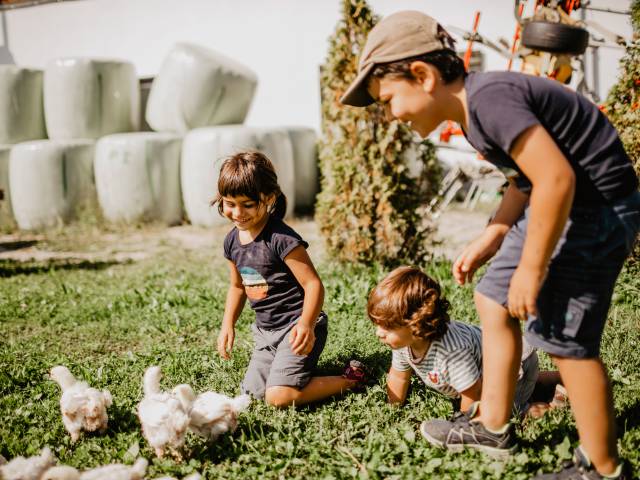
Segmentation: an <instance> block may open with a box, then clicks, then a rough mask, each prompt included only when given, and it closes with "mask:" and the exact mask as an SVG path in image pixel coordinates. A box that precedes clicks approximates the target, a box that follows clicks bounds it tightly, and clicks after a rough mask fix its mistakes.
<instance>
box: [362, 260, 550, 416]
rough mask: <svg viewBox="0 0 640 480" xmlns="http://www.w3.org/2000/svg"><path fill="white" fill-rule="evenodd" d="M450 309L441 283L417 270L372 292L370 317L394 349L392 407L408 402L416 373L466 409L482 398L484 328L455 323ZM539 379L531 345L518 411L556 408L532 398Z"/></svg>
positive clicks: (391, 277)
mask: <svg viewBox="0 0 640 480" xmlns="http://www.w3.org/2000/svg"><path fill="white" fill-rule="evenodd" d="M448 309H449V302H448V301H447V300H446V299H445V298H443V297H442V295H441V291H440V285H438V283H437V282H436V281H435V280H433V279H432V278H430V277H429V276H428V275H426V274H425V273H424V272H422V271H421V270H420V269H418V268H413V267H399V268H396V269H395V270H393V271H392V272H391V273H389V274H388V275H387V276H386V277H385V278H384V279H383V280H382V281H381V282H380V283H379V284H378V285H377V286H376V287H375V288H374V289H373V290H372V291H371V294H370V295H369V301H368V303H367V313H368V315H369V318H370V319H371V321H372V322H373V323H374V324H375V325H376V326H377V328H376V335H377V336H378V338H379V339H380V341H382V342H383V343H385V344H386V345H389V346H390V347H391V348H392V349H393V352H392V357H391V358H392V360H391V368H390V369H389V373H388V375H387V393H388V396H389V402H390V403H402V402H404V400H405V399H406V396H407V390H408V388H409V381H410V379H411V375H412V373H414V372H415V373H416V375H418V377H419V378H420V380H422V381H423V382H424V383H425V385H427V386H428V387H430V388H432V389H434V390H436V391H437V392H439V393H441V394H443V395H446V396H447V397H450V398H451V399H459V400H460V410H462V411H468V410H469V409H471V408H473V407H474V405H475V403H476V402H477V401H478V400H480V394H481V391H482V334H481V330H480V328H479V327H477V326H475V325H469V324H466V323H462V322H457V321H454V320H450V319H449V314H448V313H447V310H448ZM542 373H544V374H545V376H544V380H545V383H546V384H549V383H550V382H554V383H555V384H558V383H559V381H560V379H559V376H558V375H557V372H542ZM538 376H539V372H538V355H537V353H536V351H535V349H534V348H532V347H526V348H525V349H524V351H523V354H522V358H521V362H520V372H519V376H518V383H517V386H516V396H515V400H514V405H513V407H514V409H515V410H516V411H517V412H518V413H520V414H524V413H525V412H526V411H527V409H528V407H529V406H530V404H531V403H533V402H536V411H537V412H538V413H540V412H542V410H543V409H544V408H545V407H546V408H547V409H548V408H551V406H552V405H550V404H549V403H547V402H541V401H540V400H542V399H541V398H538V399H535V398H532V394H533V393H534V388H535V386H536V382H537V381H538ZM546 386H547V387H548V386H549V385H546ZM552 386H555V385H552ZM541 390H542V389H539V391H541ZM558 400H559V399H558ZM558 400H556V404H557V402H558ZM556 404H554V405H556Z"/></svg>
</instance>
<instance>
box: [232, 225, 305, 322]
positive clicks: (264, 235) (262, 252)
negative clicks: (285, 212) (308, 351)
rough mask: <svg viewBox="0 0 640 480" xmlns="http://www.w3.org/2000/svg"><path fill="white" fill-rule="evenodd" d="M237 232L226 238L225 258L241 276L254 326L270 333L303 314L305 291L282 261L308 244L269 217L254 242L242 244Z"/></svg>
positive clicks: (235, 229) (287, 227)
mask: <svg viewBox="0 0 640 480" xmlns="http://www.w3.org/2000/svg"><path fill="white" fill-rule="evenodd" d="M238 233H239V232H238V229H237V228H235V227H234V228H233V230H231V232H229V233H228V234H227V236H226V237H225V239H224V256H225V258H226V259H228V260H231V261H232V262H233V263H234V264H235V266H236V268H237V269H238V271H239V272H240V275H241V276H242V283H243V285H244V290H245V293H246V294H247V297H248V298H249V302H250V304H251V308H252V309H253V310H254V311H255V312H256V325H257V326H258V327H260V328H265V329H270V330H271V329H277V328H281V327H285V326H287V325H289V324H290V323H292V322H295V321H296V320H297V319H298V318H299V317H300V314H301V313H302V304H303V302H304V290H303V289H302V286H301V285H300V284H299V283H298V281H297V280H296V278H295V277H294V275H293V273H291V270H289V267H287V265H286V263H284V259H285V257H286V256H287V255H288V254H289V253H291V251H292V250H293V249H294V248H296V247H297V246H299V245H302V246H303V247H304V248H307V247H308V246H309V244H308V243H307V242H305V241H304V240H303V239H302V237H300V235H298V234H297V233H296V231H295V230H293V229H292V228H291V227H289V226H288V225H287V224H286V223H284V222H283V221H282V220H280V219H278V218H274V217H272V216H270V217H269V220H268V221H267V224H266V225H265V226H264V228H263V229H262V231H261V232H260V233H259V234H258V236H257V237H256V238H255V239H254V241H253V242H251V243H248V244H246V245H242V244H241V243H240V239H239V237H238Z"/></svg>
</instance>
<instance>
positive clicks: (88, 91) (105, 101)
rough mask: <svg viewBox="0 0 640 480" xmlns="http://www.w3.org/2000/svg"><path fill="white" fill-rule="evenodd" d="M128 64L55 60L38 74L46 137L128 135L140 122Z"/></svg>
mask: <svg viewBox="0 0 640 480" xmlns="http://www.w3.org/2000/svg"><path fill="white" fill-rule="evenodd" d="M139 88H140V87H139V84H138V77H137V76H136V71H135V68H134V66H133V64H131V63H129V62H125V61H120V60H100V59H94V58H80V57H78V58H60V59H57V60H53V61H52V62H50V63H49V64H48V65H47V67H46V69H45V73H44V111H45V120H46V124H47V132H48V133H49V138H52V139H70V138H94V139H97V138H99V137H101V136H103V135H108V134H111V133H118V132H132V131H136V130H138V129H139V124H140V90H139Z"/></svg>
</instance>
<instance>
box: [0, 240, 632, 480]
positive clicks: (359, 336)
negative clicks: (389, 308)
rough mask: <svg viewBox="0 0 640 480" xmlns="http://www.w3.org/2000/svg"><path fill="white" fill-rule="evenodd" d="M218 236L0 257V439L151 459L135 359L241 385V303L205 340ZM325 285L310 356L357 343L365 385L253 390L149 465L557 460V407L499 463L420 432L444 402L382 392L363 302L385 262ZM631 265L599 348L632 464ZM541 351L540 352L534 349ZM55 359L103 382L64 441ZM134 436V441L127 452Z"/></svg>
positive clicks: (465, 301) (458, 305)
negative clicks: (67, 257) (227, 347)
mask: <svg viewBox="0 0 640 480" xmlns="http://www.w3.org/2000/svg"><path fill="white" fill-rule="evenodd" d="M216 253H217V252H212V251H205V250H202V251H189V252H184V251H173V252H171V251H168V252H165V253H163V254H162V255H161V256H156V257H154V258H153V259H149V260H144V261H141V262H137V263H133V262H129V263H113V264H106V265H96V264H92V263H91V262H79V263H76V264H64V263H62V264H56V263H38V262H31V263H26V264H18V263H16V262H12V261H1V262H0V282H1V284H2V288H1V292H2V293H1V297H0V325H1V327H2V338H1V340H0V418H1V421H0V454H2V455H4V456H5V457H7V458H12V457H14V456H16V455H30V454H35V453H37V452H38V451H39V450H40V449H41V448H42V447H43V446H45V445H49V446H51V448H52V449H53V451H54V453H55V455H56V456H57V457H58V459H59V460H60V462H62V463H65V464H70V465H73V466H76V467H81V468H89V467H93V466H97V465H99V464H104V463H109V462H115V461H125V462H129V463H131V462H132V461H133V458H132V455H131V453H130V452H132V451H134V452H135V451H136V448H137V446H139V447H140V454H141V455H143V456H145V457H146V458H148V459H153V458H154V457H153V454H152V451H151V449H150V448H149V446H148V445H147V443H146V442H145V440H144V439H143V437H142V435H141V432H140V427H139V423H138V420H137V417H136V415H135V409H136V405H137V403H138V402H139V400H140V399H141V396H142V391H141V389H142V387H141V380H142V374H143V372H144V369H145V368H147V367H148V366H150V365H154V364H157V365H160V366H161V367H162V369H163V373H164V378H163V382H162V383H163V386H165V387H170V386H173V385H175V384H178V383H184V382H186V383H190V384H192V385H193V386H194V387H195V388H196V389H197V390H205V389H211V390H216V391H219V392H221V393H226V394H229V395H231V394H236V393H237V392H238V385H239V382H240V380H241V378H242V376H243V374H244V369H245V368H246V366H247V362H248V359H249V355H250V353H251V347H252V341H251V337H250V330H249V325H250V323H251V322H252V319H253V314H252V313H251V311H250V309H249V308H248V307H247V308H245V311H244V312H243V315H242V317H241V319H240V321H239V323H238V337H237V341H236V346H235V350H234V354H233V358H232V359H231V360H230V361H223V360H221V359H220V358H219V357H218V356H217V355H216V353H215V350H214V344H215V338H216V334H217V329H218V327H219V325H220V321H221V319H222V313H223V309H224V296H225V292H226V282H227V279H226V268H225V266H224V264H223V262H222V259H221V258H220V256H218V255H216ZM449 268H450V265H449V264H448V263H447V262H433V263H432V264H430V265H428V266H427V270H428V271H429V273H430V274H431V275H432V276H434V277H435V278H437V279H438V280H439V281H440V282H441V283H442V285H443V288H444V292H445V294H446V295H447V297H448V298H449V300H450V301H451V304H452V312H451V313H452V315H451V316H452V318H455V319H458V320H463V321H468V322H473V323H477V317H476V315H475V312H474V308H473V300H472V290H471V289H470V288H460V287H457V286H455V285H454V283H453V281H452V279H451V277H450V275H449ZM319 271H320V275H321V277H322V278H323V281H324V283H325V286H326V289H327V295H326V302H325V310H326V312H327V313H328V314H329V317H330V319H331V320H330V335H329V340H328V342H327V347H326V348H325V351H324V353H323V354H322V357H321V360H320V365H319V369H320V370H321V372H323V373H337V372H340V371H341V369H342V366H343V364H344V362H345V361H346V360H347V359H348V358H351V357H357V358H359V359H361V360H362V361H364V362H365V363H366V364H367V365H369V366H370V367H371V371H372V373H373V375H374V376H375V378H376V380H375V382H374V384H373V385H372V386H370V387H369V388H368V389H366V390H365V391H363V392H353V393H349V394H348V395H347V396H345V397H344V398H340V399H335V400H331V401H327V402H325V403H322V404H320V405H317V406H313V407H308V408H301V409H298V410H294V409H288V410H284V411H276V410H274V409H272V408H269V407H266V406H265V405H263V404H259V403H254V404H253V405H252V407H251V408H250V409H249V411H248V412H247V413H246V414H243V415H242V416H241V417H240V424H239V427H238V430H237V431H236V432H235V433H234V434H233V435H230V436H226V437H223V438H221V439H220V440H219V441H218V442H217V443H215V444H213V445H207V444H205V443H204V442H203V441H202V440H201V439H199V438H196V437H189V439H188V441H187V444H186V453H185V461H184V462H182V463H175V462H174V461H173V460H169V459H165V460H157V459H154V460H152V462H151V465H150V467H149V470H148V477H149V478H154V477H156V476H160V475H161V474H164V475H184V474H187V473H189V472H192V471H196V470H197V471H200V472H205V473H206V475H207V478H258V477H260V478H350V477H362V478H366V477H368V478H398V479H400V478H419V477H422V478H428V477H431V476H432V475H433V476H434V478H466V479H473V478H488V477H494V478H523V479H524V478H529V476H530V475H531V474H533V473H534V472H536V471H537V470H539V469H540V468H544V469H545V470H546V471H549V470H552V469H553V468H554V467H555V466H556V465H557V464H558V463H559V462H561V461H562V459H563V457H565V456H566V455H567V452H570V451H571V447H573V446H574V445H575V443H576V439H577V435H576V431H575V426H574V423H573V421H572V419H571V415H570V413H569V412H568V411H555V412H553V413H552V414H550V415H547V416H546V417H545V418H543V419H542V420H540V421H536V422H528V423H526V424H523V425H519V426H518V434H519V438H520V439H521V442H520V444H521V449H520V451H519V453H518V454H517V455H515V456H514V457H513V458H512V459H511V460H509V461H508V462H506V463H501V462H495V461H492V460H490V459H487V458H485V457H482V456H481V455H479V454H475V453H465V454H461V455H452V454H448V453H445V452H444V451H442V450H438V449H435V448H431V447H430V446H428V444H427V443H426V442H424V441H423V440H422V439H421V437H420V435H419V433H418V431H417V427H418V425H419V423H420V421H421V420H424V419H425V418H430V417H444V416H447V415H449V414H450V412H451V406H450V404H449V402H448V401H447V400H445V399H444V398H443V397H440V396H438V395H437V394H435V393H431V392H427V391H426V390H425V388H424V386H422V385H420V384H419V383H418V382H416V381H414V382H413V384H412V390H411V392H410V395H409V398H408V402H407V405H406V406H405V407H404V408H399V409H398V408H392V407H389V406H388V405H387V404H386V403H385V395H386V394H385V390H384V375H385V372H386V370H387V368H388V365H389V362H390V352H389V350H388V349H387V348H385V347H384V346H383V345H381V344H380V343H379V342H378V341H377V339H376V338H375V336H374V335H373V327H372V325H371V324H370V322H369V321H368V319H367V318H366V315H365V303H366V297H367V294H368V291H369V289H370V288H371V287H372V286H373V285H374V283H375V282H376V281H377V280H378V279H379V278H381V277H382V276H383V275H384V273H385V272H384V271H383V270H382V269H380V268H369V269H365V268H347V267H339V266H336V265H330V264H323V265H319ZM638 273H639V272H635V271H625V272H623V275H622V276H621V279H620V281H619V285H618V287H617V289H616V296H615V298H614V304H613V306H612V309H611V312H610V323H609V326H608V329H607V331H606V334H605V338H604V342H603V357H604V359H605V361H606V362H607V364H608V366H609V369H610V372H611V376H612V379H613V381H614V389H615V398H616V408H617V415H618V419H619V425H620V432H621V433H620V435H619V437H620V438H621V446H622V452H623V454H624V456H625V457H626V458H627V459H629V460H630V461H631V463H632V466H633V469H634V472H636V475H637V474H638V473H640V454H639V453H638V452H639V451H640V426H639V418H640V415H639V413H640V406H639V398H640V373H639V372H640V328H639V327H640V321H639V314H638V311H639V307H640V305H639V304H638V298H640V295H638V293H640V290H639V289H640V275H639V274H638ZM543 363H544V364H545V365H548V358H546V357H545V358H544V359H543ZM56 364H65V365H67V366H68V367H69V368H70V369H71V371H72V372H73V373H74V374H75V375H76V376H78V377H80V378H82V379H84V380H87V381H89V382H90V383H91V384H92V385H93V386H95V387H98V388H108V389H109V390H110V391H111V393H112V394H113V397H114V405H113V406H112V407H111V409H110V411H109V414H110V422H109V429H108V431H107V433H106V434H105V435H104V436H97V435H85V436H83V437H82V438H81V440H80V441H78V442H77V443H76V444H75V445H74V444H71V442H70V438H69V436H68V435H67V434H66V432H65V431H64V429H63V426H62V422H61V418H60V412H59V407H58V399H59V388H58V387H57V385H55V384H54V383H53V382H51V381H49V380H48V379H47V377H46V374H47V372H48V370H49V369H50V368H51V367H52V366H53V365H56ZM128 452H129V453H128Z"/></svg>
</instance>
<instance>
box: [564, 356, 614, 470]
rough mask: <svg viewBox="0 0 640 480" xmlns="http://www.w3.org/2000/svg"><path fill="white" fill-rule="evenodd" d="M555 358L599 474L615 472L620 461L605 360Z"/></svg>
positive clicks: (577, 421)
mask: <svg viewBox="0 0 640 480" xmlns="http://www.w3.org/2000/svg"><path fill="white" fill-rule="evenodd" d="M552 358H553V361H554V362H555V364H556V365H557V366H558V369H559V370H560V375H562V380H563V383H564V386H565V388H566V389H567V393H568V394H569V401H570V404H571V410H572V411H573V415H574V416H575V419H576V424H577V426H578V434H579V436H580V443H581V445H582V448H584V450H585V451H586V452H587V453H588V454H589V457H590V459H591V462H592V463H593V465H594V467H595V469H596V470H597V471H598V472H599V473H600V474H602V475H607V474H610V473H613V472H614V471H615V469H616V467H617V466H618V463H619V458H618V450H617V447H616V434H615V422H614V418H615V415H614V411H613V395H612V391H611V384H610V383H609V377H608V375H607V371H606V369H605V367H604V365H603V364H602V361H601V360H600V359H599V358H585V359H577V358H563V357H558V356H552ZM585 379H589V381H588V382H585Z"/></svg>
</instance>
